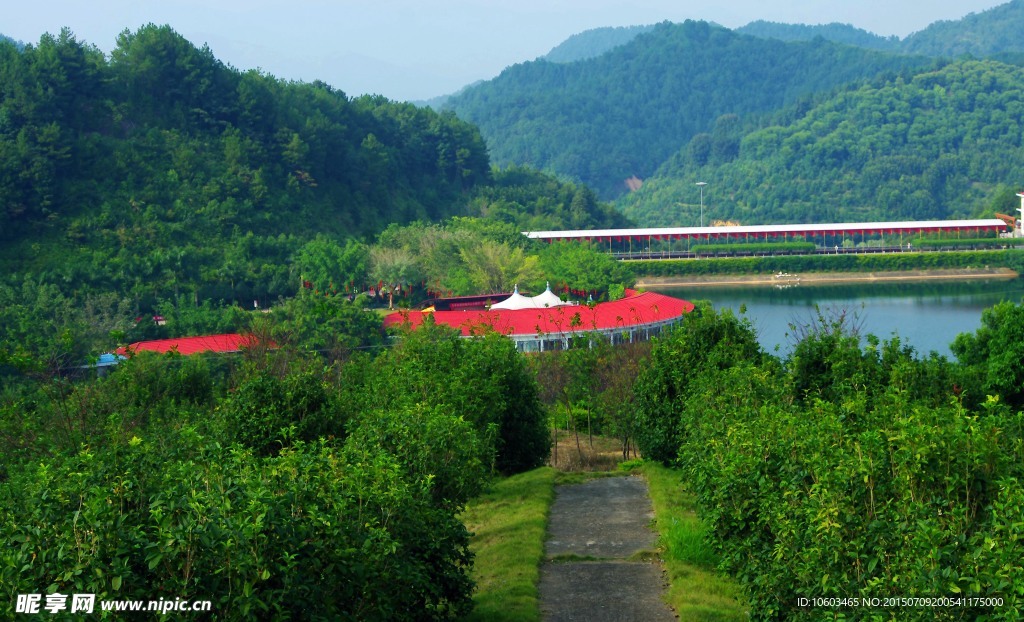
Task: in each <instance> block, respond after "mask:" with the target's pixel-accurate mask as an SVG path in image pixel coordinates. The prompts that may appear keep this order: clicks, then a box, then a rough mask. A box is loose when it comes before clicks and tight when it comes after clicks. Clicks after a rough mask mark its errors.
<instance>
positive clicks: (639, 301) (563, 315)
mask: <svg viewBox="0 0 1024 622" xmlns="http://www.w3.org/2000/svg"><path fill="white" fill-rule="evenodd" d="M690 311H693V303H691V302H688V301H686V300H680V299H679V298H672V297H671V296H665V295H663V294H656V293H654V292H644V293H642V294H634V295H632V296H627V297H626V298H622V299H620V300H615V301H612V302H602V303H598V304H596V305H594V306H593V307H591V306H589V305H576V306H565V307H554V308H550V309H516V310H495V311H435V312H434V313H423V312H421V311H399V312H397V313H392V314H391V315H389V316H387V317H386V318H384V326H401V325H403V324H409V325H410V326H411V327H412V328H417V327H419V326H420V324H422V323H423V320H424V319H426V317H427V316H428V315H432V316H433V317H434V321H435V322H436V323H438V324H443V325H445V326H450V327H452V328H456V329H458V330H459V331H460V332H461V333H462V334H463V335H466V336H468V335H472V334H474V333H476V332H479V331H480V330H483V329H488V328H490V329H494V330H496V331H498V332H499V333H501V334H503V335H508V336H510V337H511V336H532V335H541V334H543V335H556V334H564V333H582V332H588V331H595V330H614V329H617V328H621V329H628V328H632V327H637V326H643V325H645V324H656V323H659V322H664V321H667V320H672V319H676V318H678V317H680V316H682V315H683V314H684V313H689V312H690Z"/></svg>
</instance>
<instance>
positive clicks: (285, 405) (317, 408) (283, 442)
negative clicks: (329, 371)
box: [221, 369, 345, 456]
mask: <svg viewBox="0 0 1024 622" xmlns="http://www.w3.org/2000/svg"><path fill="white" fill-rule="evenodd" d="M336 399H337V396H336V395H335V394H334V393H333V391H331V389H330V386H329V385H328V384H327V382H326V380H325V379H324V373H323V370H317V369H306V370H299V371H293V372H290V373H288V374H287V375H285V376H284V377H283V378H279V377H278V376H276V375H275V374H274V373H273V372H272V371H271V370H268V369H254V370H252V371H250V372H249V373H247V374H246V375H245V377H243V378H242V380H241V381H240V383H239V385H238V386H237V387H236V388H235V389H234V391H232V393H231V396H230V397H229V398H228V399H227V400H226V401H225V402H224V403H223V404H222V405H221V408H222V409H223V411H224V414H223V416H224V423H225V425H226V430H227V434H228V436H229V437H230V438H231V439H232V440H233V441H235V442H237V443H239V444H241V445H242V446H244V447H246V448H248V449H251V450H252V451H253V452H254V453H255V454H257V455H261V456H273V455H277V454H278V452H279V451H280V450H281V449H283V448H286V447H289V446H290V445H291V444H292V443H293V442H295V441H296V440H301V441H313V440H316V439H317V438H320V437H327V436H332V437H335V436H336V437H344V436H345V427H344V426H345V421H344V420H343V419H341V418H340V417H338V416H337V407H336V405H335V402H336Z"/></svg>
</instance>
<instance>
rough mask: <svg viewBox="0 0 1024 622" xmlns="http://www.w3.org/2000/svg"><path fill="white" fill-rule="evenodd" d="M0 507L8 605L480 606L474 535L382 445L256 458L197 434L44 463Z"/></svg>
mask: <svg viewBox="0 0 1024 622" xmlns="http://www.w3.org/2000/svg"><path fill="white" fill-rule="evenodd" d="M154 438H155V437H154ZM0 498H2V500H3V503H0V508H3V509H2V510H0V535H2V537H3V539H4V542H8V543H11V544H12V546H6V547H4V549H3V552H0V561H2V563H0V585H3V588H0V594H2V596H3V597H4V598H5V599H7V600H12V601H13V599H14V598H15V595H16V594H18V593H38V592H39V591H40V590H47V591H49V592H51V593H52V592H57V591H59V592H61V593H71V592H74V593H94V594H96V595H97V599H114V598H119V599H139V600H149V599H152V598H153V597H154V594H174V595H175V597H178V598H183V599H191V600H195V599H204V600H205V599H209V600H211V601H212V603H213V604H212V608H213V611H214V612H215V613H216V615H217V616H218V617H221V618H223V619H226V620H244V619H252V618H253V617H267V618H293V617H295V618H302V619H323V620H327V619H367V620H422V619H449V618H451V617H454V616H455V615H458V614H461V613H464V612H465V611H466V609H467V608H468V606H469V597H470V591H471V583H470V581H469V579H468V577H467V576H466V569H467V567H468V565H469V563H470V560H471V555H470V553H469V551H468V540H469V538H468V534H467V533H466V530H465V527H463V526H462V524H461V523H460V522H459V521H458V520H456V519H455V517H454V516H453V515H452V514H451V513H450V512H447V511H444V510H442V509H440V508H437V507H436V506H434V505H433V504H432V503H431V502H430V496H429V492H428V490H427V482H426V481H423V480H419V481H410V480H406V479H404V478H403V477H402V467H401V466H400V464H399V462H398V461H397V460H396V459H395V458H393V457H392V456H390V455H388V454H387V453H385V452H383V451H381V450H379V449H376V448H372V447H362V448H355V447H349V448H346V449H343V450H338V449H332V448H331V447H328V446H325V445H321V444H312V445H304V444H301V443H300V444H297V445H296V447H295V448H294V449H292V450H288V451H285V452H282V453H281V455H280V456H278V457H275V458H270V459H266V460H260V459H257V458H254V457H253V456H252V454H250V453H248V452H246V451H241V450H238V449H230V450H229V449H224V448H222V447H220V446H219V445H217V444H215V443H213V442H212V441H211V440H210V439H207V438H203V437H201V436H199V435H197V434H196V433H195V432H194V431H190V430H188V429H185V430H182V432H181V433H179V434H170V435H168V434H164V435H162V438H160V441H159V442H156V441H155V440H154V439H153V438H145V439H135V440H133V441H132V442H131V443H129V444H127V445H125V446H123V447H121V448H120V449H119V450H118V451H114V452H97V453H93V452H90V451H82V452H80V453H78V454H77V455H73V456H68V457H67V458H66V459H61V460H56V461H53V462H51V463H49V464H45V465H42V466H38V467H36V468H33V469H31V470H29V471H27V472H26V473H25V475H24V476H19V477H17V478H15V479H14V480H13V481H12V482H11V483H10V484H3V485H0Z"/></svg>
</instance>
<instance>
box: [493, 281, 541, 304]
mask: <svg viewBox="0 0 1024 622" xmlns="http://www.w3.org/2000/svg"><path fill="white" fill-rule="evenodd" d="M534 306H535V305H534V304H533V299H532V298H527V297H526V296H524V295H522V294H520V293H519V286H518V285H516V288H515V290H513V292H512V295H511V296H509V297H508V298H506V299H505V300H502V301H501V302H498V303H495V304H493V305H491V308H492V309H509V310H514V309H532V308H533V307H534Z"/></svg>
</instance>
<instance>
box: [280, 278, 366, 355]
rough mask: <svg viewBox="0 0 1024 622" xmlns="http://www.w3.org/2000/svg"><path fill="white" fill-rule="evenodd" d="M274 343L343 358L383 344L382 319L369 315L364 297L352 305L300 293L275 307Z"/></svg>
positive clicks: (332, 297) (343, 300) (328, 295)
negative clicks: (353, 352) (357, 351)
mask: <svg viewBox="0 0 1024 622" xmlns="http://www.w3.org/2000/svg"><path fill="white" fill-rule="evenodd" d="M271 318H272V319H273V321H274V324H273V326H272V328H271V332H272V334H273V338H274V341H275V342H276V343H277V344H278V345H281V346H292V347H297V348H301V349H306V350H313V351H317V352H321V353H322V354H325V355H327V356H328V357H330V358H343V357H345V356H347V355H348V354H350V353H351V352H352V351H354V350H357V349H365V348H372V347H379V346H381V345H383V342H384V329H383V326H382V325H381V320H380V316H378V315H376V314H374V313H372V312H370V311H367V310H366V309H365V307H364V299H363V298H362V297H358V298H355V299H354V300H352V301H349V300H348V299H347V298H346V297H345V296H343V295H341V294H331V293H327V292H324V293H319V292H316V291H313V290H309V289H305V288H303V289H301V290H299V293H298V295H296V296H295V297H294V298H290V299H288V300H285V301H282V304H279V305H277V306H275V307H274V309H273V311H272V313H271Z"/></svg>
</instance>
